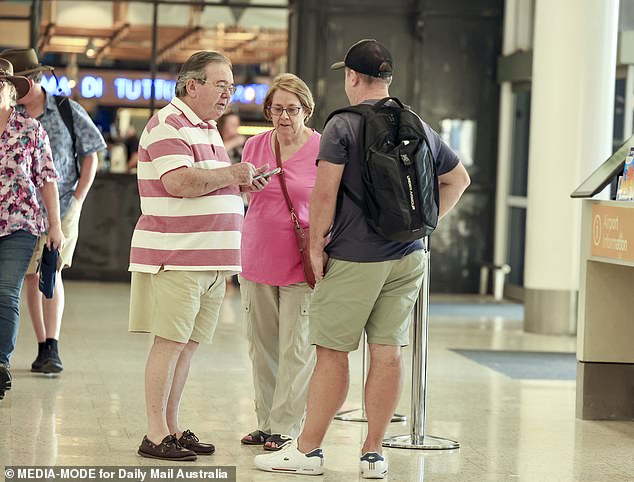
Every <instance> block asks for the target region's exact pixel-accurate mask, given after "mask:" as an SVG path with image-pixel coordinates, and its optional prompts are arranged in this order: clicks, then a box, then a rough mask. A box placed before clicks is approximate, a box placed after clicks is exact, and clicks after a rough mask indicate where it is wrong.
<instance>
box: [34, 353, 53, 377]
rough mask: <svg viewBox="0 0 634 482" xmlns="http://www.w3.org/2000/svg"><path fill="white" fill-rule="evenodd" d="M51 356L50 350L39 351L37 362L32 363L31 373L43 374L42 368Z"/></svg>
mask: <svg viewBox="0 0 634 482" xmlns="http://www.w3.org/2000/svg"><path fill="white" fill-rule="evenodd" d="M48 356H49V350H47V349H44V350H38V352H37V357H36V358H35V361H34V362H33V363H31V371H32V372H34V373H42V367H43V366H44V362H45V361H46V359H47V358H48Z"/></svg>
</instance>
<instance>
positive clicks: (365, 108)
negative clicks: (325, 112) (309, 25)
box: [324, 104, 373, 212]
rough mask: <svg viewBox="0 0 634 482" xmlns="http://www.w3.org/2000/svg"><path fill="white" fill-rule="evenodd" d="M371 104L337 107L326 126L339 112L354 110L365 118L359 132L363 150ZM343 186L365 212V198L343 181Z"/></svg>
mask: <svg viewBox="0 0 634 482" xmlns="http://www.w3.org/2000/svg"><path fill="white" fill-rule="evenodd" d="M372 107H373V106H372V105H371V104H357V105H349V106H347V107H342V108H340V109H336V110H334V111H332V112H331V113H330V115H329V116H328V118H327V119H326V122H324V127H325V126H326V124H328V122H329V121H330V119H332V118H333V117H334V116H336V115H337V114H342V113H344V112H352V113H353V114H358V115H360V116H361V117H362V118H363V124H362V126H361V132H360V133H359V142H360V145H361V152H363V151H364V143H365V142H364V139H365V118H366V117H365V116H366V115H368V114H369V113H370V112H371V111H372ZM341 188H342V190H343V192H344V193H345V194H346V196H348V197H349V198H350V200H351V201H352V202H353V203H355V204H356V205H357V207H358V208H359V209H361V211H363V212H365V206H364V203H363V200H362V199H360V198H359V196H357V195H356V194H355V193H353V192H352V191H351V190H350V188H348V186H346V185H345V184H344V183H343V182H342V183H341Z"/></svg>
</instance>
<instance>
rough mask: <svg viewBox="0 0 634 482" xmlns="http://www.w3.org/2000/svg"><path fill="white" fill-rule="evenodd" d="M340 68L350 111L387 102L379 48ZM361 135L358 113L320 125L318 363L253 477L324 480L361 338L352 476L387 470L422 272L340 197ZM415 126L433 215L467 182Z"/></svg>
mask: <svg viewBox="0 0 634 482" xmlns="http://www.w3.org/2000/svg"><path fill="white" fill-rule="evenodd" d="M344 67H345V90H346V95H347V96H348V100H349V101H350V103H351V104H360V103H368V104H374V103H376V102H377V101H378V100H380V99H382V98H385V97H388V96H389V92H388V88H389V85H390V83H391V81H392V70H393V67H394V61H393V60H392V56H391V54H390V52H389V51H388V50H387V48H386V47H385V46H384V45H382V44H380V43H379V42H377V41H376V40H368V39H366V40H361V41H359V42H357V43H356V44H354V45H353V46H352V47H351V48H350V50H348V53H347V54H346V57H345V60H344V61H343V62H337V63H335V64H333V65H332V67H331V68H333V69H339V68H344ZM362 127H363V126H362V118H361V116H360V115H358V114H356V113H351V112H344V113H340V114H337V115H335V116H334V117H332V119H331V120H330V121H329V122H328V124H327V125H326V128H325V130H324V133H323V135H322V138H321V142H320V150H319V156H318V161H317V162H318V170H317V182H316V184H315V188H314V190H313V193H312V197H311V204H310V233H311V238H310V242H311V246H310V249H311V260H312V264H313V268H314V270H315V275H316V278H317V280H318V283H317V286H316V288H315V293H314V296H313V300H312V303H311V309H310V337H311V343H313V344H314V345H316V350H317V365H316V366H315V370H314V372H313V376H312V378H311V382H310V389H309V395H308V403H307V413H306V421H305V424H304V429H303V431H302V434H301V435H300V436H299V438H298V439H297V440H294V441H292V442H289V443H288V445H287V446H286V447H284V448H283V449H282V450H280V451H279V452H277V453H275V454H270V455H259V456H257V457H256V459H255V464H256V466H257V467H258V468H259V469H262V470H268V471H273V472H277V471H279V472H287V473H288V472H292V473H305V474H321V473H323V470H324V469H323V462H324V459H323V453H322V450H321V448H320V446H321V443H322V441H323V438H324V436H325V435H326V431H327V429H328V426H329V425H330V422H331V420H332V419H333V417H334V416H335V414H336V413H337V411H338V410H339V409H340V408H341V406H342V404H343V402H344V401H345V399H346V395H347V392H348V385H349V370H348V353H349V352H351V351H354V350H356V349H357V348H358V346H359V341H360V339H361V335H362V334H363V332H364V331H365V332H366V334H367V340H368V344H369V349H370V371H369V373H368V378H367V382H366V392H365V397H366V398H365V407H366V414H367V418H368V433H367V437H366V439H365V442H364V444H363V447H362V450H361V453H362V456H361V460H360V471H361V475H362V477H364V478H383V477H385V476H386V475H387V472H388V464H387V460H386V459H385V458H384V457H383V455H382V446H381V443H382V441H383V438H384V436H385V431H386V429H387V426H388V424H389V423H390V420H391V418H392V416H393V414H394V410H395V409H396V406H397V404H398V401H399V398H400V394H401V389H402V387H403V374H402V363H401V348H402V347H403V346H406V345H407V344H408V343H409V319H410V318H409V314H410V312H411V311H412V308H413V306H414V303H415V302H416V300H417V298H418V293H419V291H420V287H421V284H422V280H423V276H424V274H425V273H424V269H425V265H424V262H423V261H424V257H423V256H424V254H423V244H422V242H421V241H420V240H417V241H413V242H407V243H402V242H396V241H389V240H387V239H385V238H383V237H381V236H380V235H379V234H377V233H376V232H375V231H374V230H373V229H372V228H371V227H370V225H369V224H368V223H367V221H366V219H365V217H364V215H363V212H362V211H361V209H360V208H359V207H358V206H357V204H356V203H355V202H354V201H353V200H352V199H351V198H350V197H349V196H348V195H347V194H346V190H349V191H352V193H353V194H356V196H357V197H358V198H362V197H363V196H362V194H363V181H362V179H361V162H363V160H364V155H365V153H364V152H362V142H360V139H359V136H360V135H361V132H362ZM423 127H424V129H425V133H426V135H427V138H428V140H429V144H430V148H431V151H432V154H433V158H434V159H435V162H436V170H437V173H438V184H439V194H440V217H442V216H444V215H445V214H447V212H449V210H451V209H452V208H453V207H454V206H455V204H456V203H457V202H458V200H459V199H460V196H461V195H462V193H463V192H464V190H465V189H466V188H467V186H468V185H469V182H470V181H469V175H468V174H467V172H466V170H465V168H464V167H463V166H462V164H461V163H460V160H459V159H458V157H457V156H456V155H455V153H454V152H453V151H452V150H451V149H450V148H449V147H448V146H447V145H446V144H445V143H444V142H443V141H442V140H441V139H440V136H439V135H438V134H437V133H436V132H434V131H433V130H432V129H431V128H430V127H429V126H428V125H427V124H425V123H424V122H423ZM343 186H345V187H346V190H344V189H343ZM328 236H329V237H330V241H329V243H328V245H326V238H327V237H328ZM326 258H327V259H328V262H327V265H326V269H325V274H324V262H323V260H324V259H326Z"/></svg>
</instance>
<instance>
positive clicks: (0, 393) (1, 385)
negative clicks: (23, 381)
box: [0, 363, 11, 400]
mask: <svg viewBox="0 0 634 482" xmlns="http://www.w3.org/2000/svg"><path fill="white" fill-rule="evenodd" d="M7 390H11V372H10V371H9V365H6V364H4V363H0V400H2V399H3V398H4V392H6V391H7Z"/></svg>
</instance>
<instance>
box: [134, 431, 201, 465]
mask: <svg viewBox="0 0 634 482" xmlns="http://www.w3.org/2000/svg"><path fill="white" fill-rule="evenodd" d="M137 453H138V454H139V455H140V456H142V457H147V458H150V459H161V460H173V461H176V462H179V461H191V460H196V459H197V458H198V457H197V456H196V453H195V452H192V451H191V450H187V449H186V448H184V447H183V446H182V445H181V444H179V443H178V440H176V436H174V435H168V436H167V437H165V438H164V439H163V440H162V441H161V443H160V444H158V445H156V444H155V443H153V442H152V441H150V440H149V439H148V438H147V435H146V436H145V437H143V441H142V442H141V445H139V450H138V451H137Z"/></svg>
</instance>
